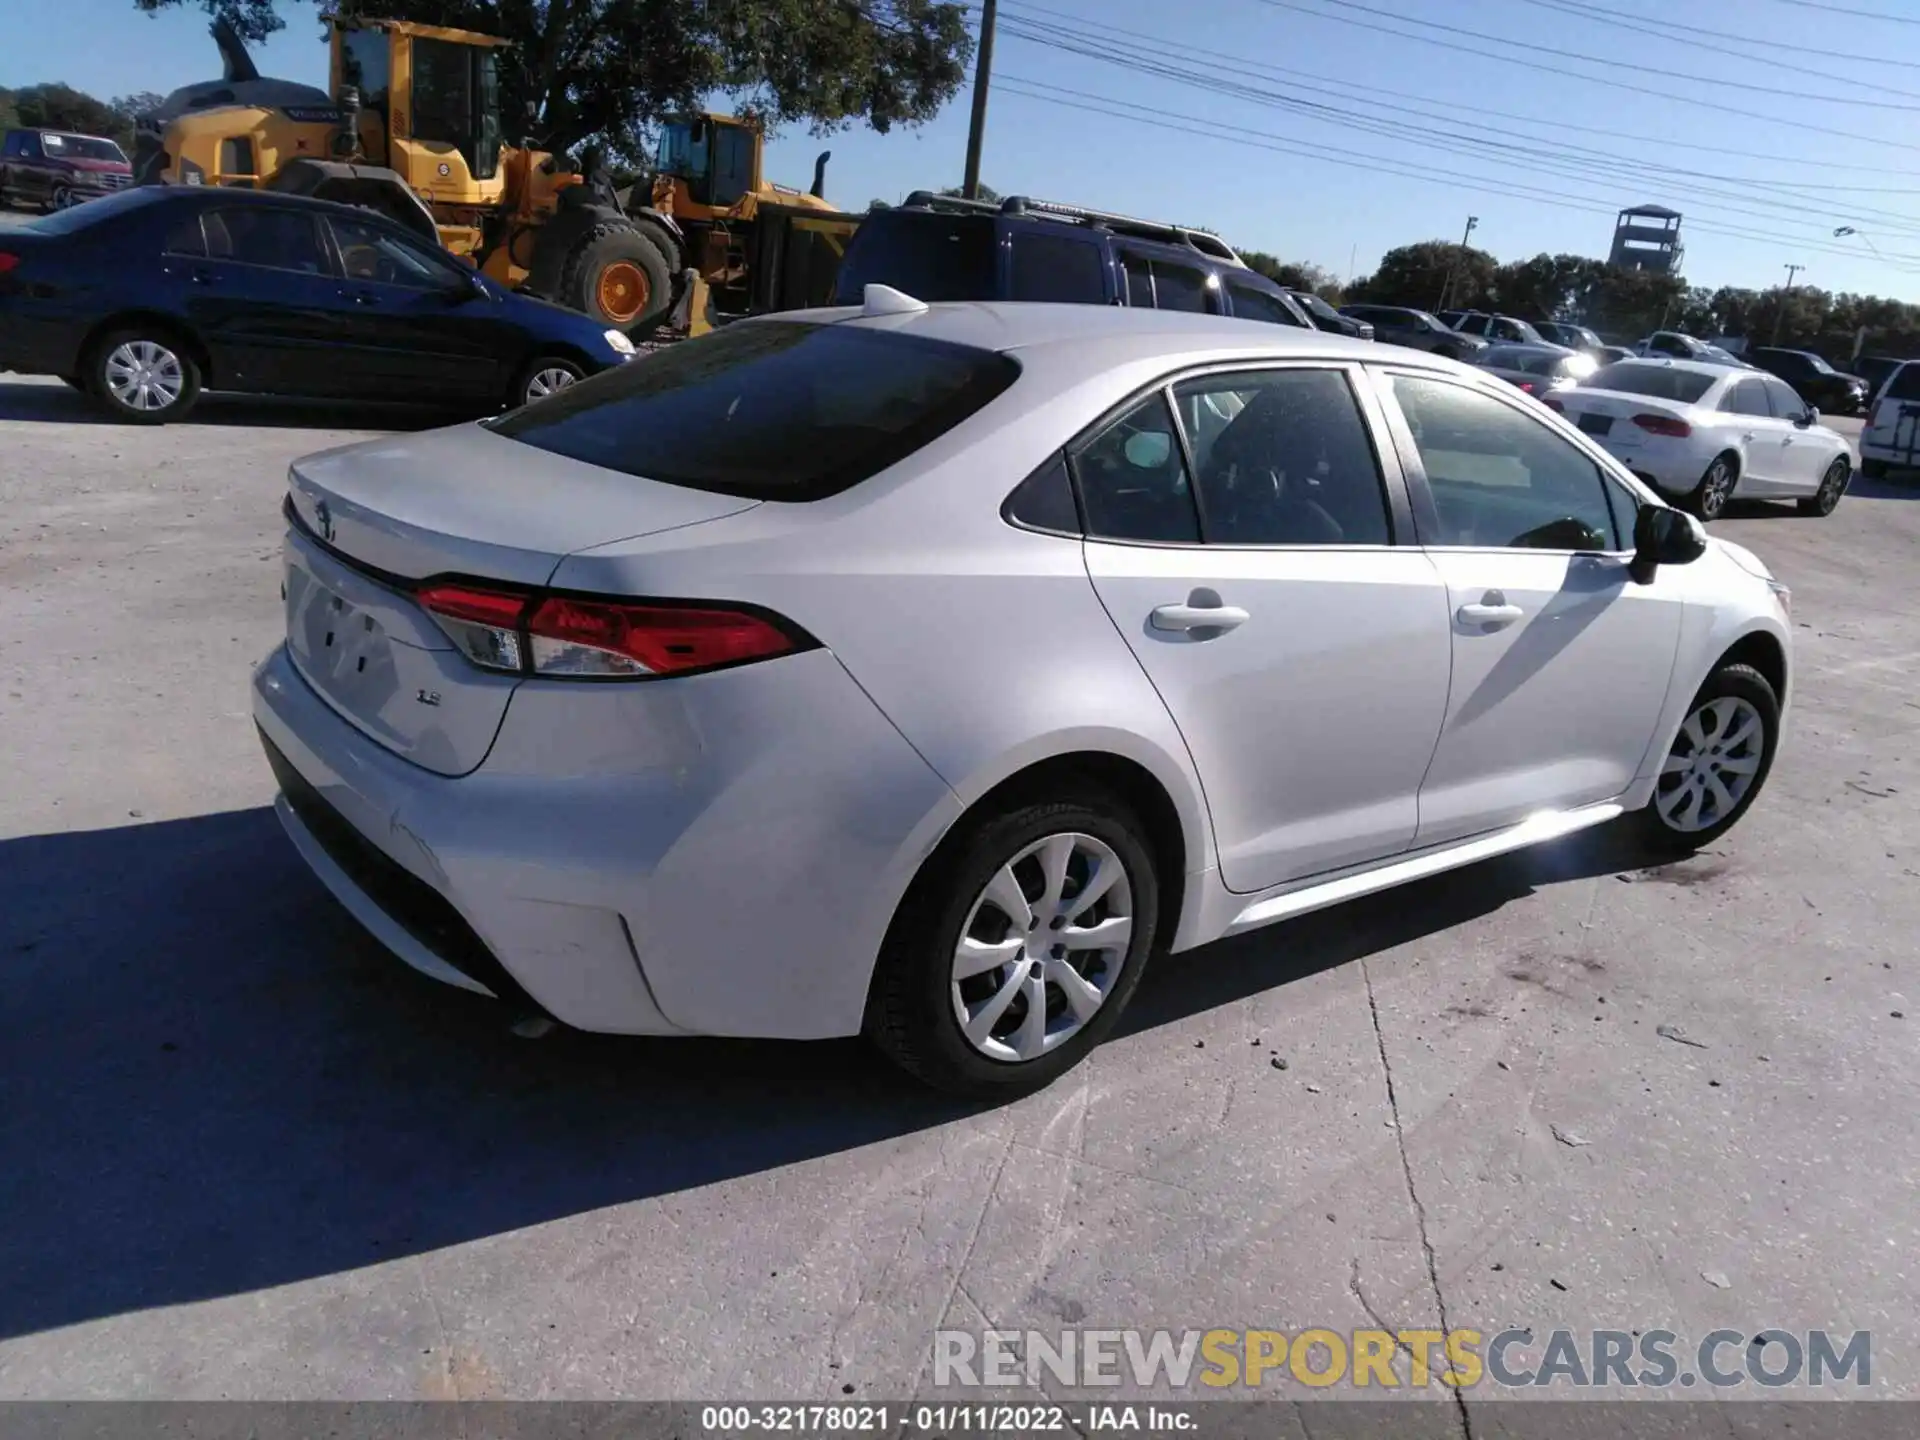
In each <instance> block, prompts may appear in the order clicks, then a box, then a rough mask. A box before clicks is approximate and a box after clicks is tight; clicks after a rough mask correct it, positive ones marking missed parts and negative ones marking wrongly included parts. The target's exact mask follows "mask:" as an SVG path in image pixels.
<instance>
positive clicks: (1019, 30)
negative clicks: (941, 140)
mask: <svg viewBox="0 0 1920 1440" xmlns="http://www.w3.org/2000/svg"><path fill="white" fill-rule="evenodd" d="M1006 23H1007V24H1008V29H1007V34H1008V35H1009V36H1010V37H1012V38H1016V39H1020V40H1026V41H1029V42H1031V43H1037V44H1040V45H1043V46H1046V47H1048V48H1052V49H1057V50H1064V51H1067V52H1068V53H1072V54H1078V55H1084V56H1087V57H1088V58H1092V59H1098V60H1101V61H1104V62H1105V63H1108V64H1111V65H1114V66H1116V67H1119V68H1121V69H1125V70H1129V71H1133V72H1135V73H1140V74H1147V75H1153V76H1155V77H1157V78H1161V79H1167V80H1173V81H1176V82H1179V83H1184V84H1188V85H1192V86H1194V87H1196V88H1199V89H1205V90H1211V91H1213V92H1215V93H1218V94H1223V95H1228V96H1231V97H1234V98H1238V99H1243V100H1247V101H1250V102H1252V103H1255V104H1259V105H1262V106H1264V107H1266V108H1271V109H1282V110H1287V111H1289V112H1293V113H1299V114H1303V115H1306V116H1307V117H1308V118H1312V119H1318V120H1322V121H1325V122H1327V123H1338V124H1340V125H1341V126H1342V127H1343V128H1346V129H1349V130H1352V129H1358V130H1362V131H1366V132H1369V133H1372V134H1377V135H1380V136H1382V137H1383V138H1388V139H1400V140H1410V141H1412V142H1414V143H1416V144H1419V145H1422V146H1424V147H1426V148H1429V149H1436V150H1443V151H1449V152H1451V153H1455V154H1465V155H1468V156H1471V157H1474V158H1480V159H1486V158H1493V159H1499V160H1503V161H1505V162H1506V163H1508V164H1510V165H1513V166H1515V167H1517V168H1521V169H1531V170H1535V171H1539V172H1541V173H1544V174H1549V175H1553V176H1556V177H1558V178H1564V179H1574V180H1577V181H1582V182H1591V180H1592V178H1593V175H1594V173H1595V172H1598V173H1599V174H1600V176H1602V177H1603V178H1605V179H1608V180H1621V179H1625V180H1631V181H1640V180H1644V179H1645V178H1646V177H1645V173H1644V170H1645V168H1653V169H1661V168H1669V169H1671V168H1672V167H1660V166H1658V165H1652V166H1651V167H1646V166H1643V165H1636V164H1633V163H1629V162H1622V161H1620V160H1618V159H1615V158H1613V157H1610V156H1607V155H1604V154H1603V153H1601V152H1598V151H1593V150H1585V151H1584V153H1568V152H1564V151H1563V152H1555V151H1554V149H1553V148H1552V147H1550V146H1548V147H1543V146H1540V145H1532V144H1515V143H1513V142H1512V141H1510V140H1485V139H1482V138H1480V137H1478V136H1473V135H1462V134H1459V133H1458V132H1453V133H1450V134H1449V133H1444V132H1443V133H1441V134H1439V135H1436V134H1435V133H1434V130H1433V125H1434V118H1435V117H1429V116H1425V115H1421V117H1420V118H1421V119H1422V120H1424V121H1426V122H1427V123H1426V125H1424V126H1412V125H1408V124H1406V123H1405V122H1401V121H1394V120H1388V119H1383V118H1381V117H1379V116H1375V115H1368V114H1364V113H1361V112H1358V111H1353V110H1346V109H1342V108H1340V107H1338V106H1332V105H1326V104H1321V103H1317V102H1314V101H1309V100H1299V99H1294V98H1290V97H1286V96H1279V95H1273V94H1270V93H1269V92H1267V91H1265V90H1258V89H1254V88H1253V87H1251V86H1247V85H1243V84H1239V83H1237V82H1234V81H1231V80H1226V79H1223V78H1221V77H1220V76H1218V75H1214V74H1207V73H1200V72H1196V71H1193V70H1187V69H1183V68H1181V67H1180V65H1179V64H1177V63H1176V60H1177V58H1178V57H1175V58H1174V59H1164V60H1155V59H1147V58H1144V57H1142V56H1139V55H1136V54H1133V53H1131V52H1126V51H1116V50H1115V49H1113V48H1112V47H1111V45H1110V44H1109V43H1108V42H1105V41H1103V40H1101V39H1099V38H1098V37H1085V36H1080V35H1078V34H1076V33H1074V32H1069V31H1067V30H1066V29H1065V27H1052V28H1053V29H1054V30H1055V32H1056V33H1054V34H1053V35H1039V34H1035V33H1032V32H1030V31H1029V30H1028V29H1027V28H1026V27H1028V26H1031V25H1034V24H1037V23H1040V22H1034V21H1031V20H1028V19H1026V18H1024V17H1021V18H1018V19H1014V18H1011V17H1010V19H1009V21H1008V22H1006ZM1216 68H1227V69H1233V68H1239V67H1234V66H1231V65H1230V64H1226V65H1221V66H1216ZM1334 93H1337V92H1334ZM1388 108H1400V109H1406V108H1407V107H1388ZM1409 113H1413V114H1416V115H1419V114H1420V112H1418V111H1409ZM1468 123H1471V122H1468ZM1481 128H1488V127H1481ZM1573 148H1574V149H1575V150H1579V149H1581V147H1573ZM1488 152H1492V153H1491V155H1489V153H1488ZM1679 173H1681V174H1683V175H1697V174H1698V172H1685V171H1681V172H1679ZM1707 178H1715V177H1707ZM1728 178H1729V179H1730V180H1731V181H1732V182H1733V183H1736V184H1750V183H1752V182H1749V181H1746V180H1744V178H1742V177H1728ZM1667 186H1668V188H1669V189H1670V190H1680V189H1681V188H1682V187H1679V186H1675V185H1674V184H1673V183H1672V182H1671V181H1669V182H1667ZM1684 188H1685V191H1686V193H1687V196H1688V198H1689V199H1690V200H1694V199H1699V197H1707V198H1706V199H1701V200H1700V201H1699V203H1701V204H1703V205H1705V207H1706V208H1707V209H1708V210H1710V211H1711V210H1724V211H1728V212H1730V213H1734V214H1743V215H1751V216H1754V217H1756V218H1758V219H1761V220H1768V221H1772V222H1774V223H1782V222H1781V220H1780V217H1781V216H1783V215H1803V216H1809V217H1813V218H1816V219H1817V220H1819V221H1820V227H1819V228H1820V229H1821V231H1822V232H1826V233H1830V231H1831V228H1832V221H1833V220H1834V219H1835V218H1836V215H1837V207H1836V206H1835V205H1834V204H1833V203H1832V202H1821V203H1818V204H1815V205H1809V204H1797V203H1794V202H1795V201H1809V200H1818V199H1819V197H1815V196H1805V195H1793V194H1791V193H1790V192H1789V193H1788V194H1785V195H1782V196H1781V197H1779V198H1777V199H1771V200H1769V197H1766V196H1754V195H1753V194H1751V193H1750V191H1748V190H1737V191H1729V190H1724V189H1719V188H1716V187H1713V186H1703V185H1700V184H1698V183H1697V182H1696V183H1692V184H1690V185H1688V186H1686V187H1684ZM1748 199H1760V200H1768V202H1769V208H1766V209H1754V208H1752V207H1751V206H1748V205H1743V204H1740V203H1738V202H1739V201H1741V200H1748ZM1854 208H1855V209H1857V210H1858V211H1859V213H1860V214H1862V215H1865V214H1871V213H1876V212H1874V211H1873V209H1872V207H1858V206H1856V207H1854ZM1877 213H1878V214H1879V215H1880V217H1881V219H1882V221H1883V222H1884V225H1883V228H1888V229H1893V230H1896V231H1904V233H1906V234H1908V235H1915V234H1920V222H1916V221H1915V220H1914V219H1912V218H1910V217H1908V216H1905V215H1900V214H1897V213H1895V212H1890V211H1879V212H1877ZM1800 223H1802V224H1804V223H1805V222H1804V221H1802V222H1800Z"/></svg>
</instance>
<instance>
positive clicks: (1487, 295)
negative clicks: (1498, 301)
mask: <svg viewBox="0 0 1920 1440" xmlns="http://www.w3.org/2000/svg"><path fill="white" fill-rule="evenodd" d="M1499 269H1500V265H1499V262H1498V261H1496V260H1495V259H1494V258H1493V256H1491V255H1490V254H1488V253H1487V252H1486V251H1485V250H1476V249H1474V248H1473V247H1472V246H1470V245H1461V244H1459V243H1457V242H1455V241H1452V240H1422V241H1420V242H1419V243H1418V244H1417V245H1401V246H1398V247H1396V248H1395V249H1392V250H1389V251H1387V253H1386V254H1384V255H1382V256H1381V257H1380V264H1379V266H1378V268H1376V269H1375V270H1374V272H1373V274H1371V275H1369V276H1367V278H1366V279H1365V280H1364V281H1358V280H1357V281H1355V282H1354V283H1353V284H1352V285H1350V286H1348V287H1347V293H1348V295H1349V296H1350V297H1351V298H1353V299H1356V300H1370V301H1372V302H1373V303H1374V304H1376V305H1413V306H1417V307H1419V308H1421V309H1430V308H1432V307H1433V306H1435V305H1437V304H1438V303H1439V301H1440V292H1441V290H1442V289H1443V288H1444V289H1445V290H1446V292H1447V297H1448V298H1447V303H1448V304H1449V305H1450V306H1453V307H1456V308H1465V309H1472V308H1478V307H1483V306H1486V305H1490V304H1492V303H1493V293H1494V281H1495V278H1496V275H1497V274H1498V271H1499ZM1449 276H1451V277H1452V283H1451V284H1449V283H1448V277H1449Z"/></svg>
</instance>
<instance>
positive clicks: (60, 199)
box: [53, 185, 74, 210]
mask: <svg viewBox="0 0 1920 1440" xmlns="http://www.w3.org/2000/svg"><path fill="white" fill-rule="evenodd" d="M73 204H74V200H73V190H72V189H71V187H69V186H66V185H58V186H55V187H54V191H53V208H54V209H56V210H70V209H72V208H73Z"/></svg>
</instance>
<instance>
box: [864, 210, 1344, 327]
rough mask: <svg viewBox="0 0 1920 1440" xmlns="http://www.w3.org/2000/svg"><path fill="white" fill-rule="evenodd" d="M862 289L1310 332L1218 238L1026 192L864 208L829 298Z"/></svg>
mask: <svg viewBox="0 0 1920 1440" xmlns="http://www.w3.org/2000/svg"><path fill="white" fill-rule="evenodd" d="M868 285H890V286H892V287H893V288H894V289H895V290H900V291H903V292H905V293H906V294H908V295H911V296H913V297H914V298H915V299H916V300H925V301H928V302H929V303H931V302H934V301H939V300H1042V301H1055V302H1065V303H1068V304H1077V305H1145V306H1151V307H1153V308H1155V309H1160V310H1192V311H1194V312H1196V313H1199V314H1205V315H1232V316H1236V317H1238V318H1240V319H1242V320H1264V321H1266V322H1267V323H1269V324H1273V325H1294V326H1298V327H1299V328H1301V329H1305V330H1311V329H1312V328H1314V327H1313V322H1312V321H1310V320H1309V319H1308V318H1307V317H1306V315H1305V314H1304V313H1303V312H1302V311H1301V309H1300V306H1299V304H1298V303H1297V302H1296V301H1295V300H1294V299H1293V297H1292V296H1290V295H1289V294H1287V292H1286V291H1285V290H1283V289H1281V287H1280V286H1278V285H1276V284H1274V282H1273V281H1271V280H1269V279H1267V278H1266V277H1265V276H1264V275H1261V274H1258V273H1257V272H1255V271H1253V270H1250V269H1248V268H1247V266H1246V265H1245V264H1243V263H1242V262H1241V259H1240V257H1239V256H1238V255H1236V254H1235V253H1234V251H1233V247H1232V246H1231V245H1229V244H1227V242H1226V241H1224V240H1222V239H1221V238H1220V237H1219V236H1218V235H1213V234H1210V233H1208V232H1207V231H1205V230H1192V229H1188V228H1186V227H1184V226H1179V225H1163V224H1160V223H1158V222H1156V221H1151V220H1134V219H1130V218H1128V217H1127V216H1124V215H1109V214H1107V213H1105V212H1103V211H1099V210H1085V209H1081V208H1080V207H1078V206H1072V205H1058V204H1054V203H1052V202H1051V201H1045V200H1032V199H1029V198H1028V197H1026V196H1024V195H1014V196H1010V197H1008V198H1007V199H1006V200H1003V201H999V202H997V203H996V202H991V201H982V200H960V199H956V198H954V197H952V196H947V195H934V194H930V193H929V192H927V191H924V190H918V191H915V192H914V193H913V194H912V195H909V196H908V197H907V201H906V203H905V204H904V205H899V206H894V207H891V208H888V209H876V210H874V211H872V212H871V213H870V214H868V216H867V217H866V219H864V220H862V221H861V222H860V228H859V229H858V230H856V231H855V232H854V236H853V239H852V240H851V241H850V242H848V245H847V253H846V257H845V258H844V259H843V260H842V261H841V262H840V274H839V278H838V280H837V281H836V282H835V286H834V301H835V303H836V304H840V305H858V304H859V303H860V302H861V295H862V292H863V291H864V290H865V289H866V287H867V286H868Z"/></svg>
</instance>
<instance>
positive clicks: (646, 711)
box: [253, 647, 957, 1039]
mask: <svg viewBox="0 0 1920 1440" xmlns="http://www.w3.org/2000/svg"><path fill="white" fill-rule="evenodd" d="M716 682H717V683H716ZM253 710H254V719H255V721H256V723H257V724H258V725H259V728H260V733H261V736H262V739H263V741H264V742H265V743H266V746H267V751H268V757H269V762H270V763H271V764H272V765H273V767H274V769H275V773H276V776H277V777H278V778H279V780H280V784H281V790H282V798H281V801H280V803H279V805H278V807H277V808H278V810H279V813H280V816H281V820H282V823H283V824H284V825H285V826H286V828H287V830H288V833H289V835H290V836H291V837H292V839H293V841H294V844H295V845H296V847H297V848H298V849H299V850H300V851H301V853H302V855H303V856H304V857H305V858H306V859H307V861H308V864H309V865H310V866H311V867H312V868H313V869H314V871H315V873H316V875H317V876H318V877H319V878H320V879H321V880H322V882H323V883H325V884H326V885H327V887H328V888H329V889H330V890H332V891H333V893H334V894H335V895H336V896H338V897H339V899H340V900H341V902H342V903H343V904H344V905H345V906H346V907H347V909H348V910H349V911H351V912H352V913H353V914H354V915H355V916H356V917H357V918H358V919H360V921H361V922H362V924H364V925H365V926H366V927H367V928H368V929H369V930H370V931H371V932H372V933H373V934H374V935H375V936H376V937H377V938H379V939H380V940H381V941H382V942H383V943H385V944H386V945H387V946H388V947H389V948H390V949H392V950H393V951H394V952H395V953H396V954H397V955H399V956H400V958H402V959H403V960H406V961H407V962H408V963H409V964H412V965H413V966H414V967H415V968H416V969H419V970H421V971H423V972H424V973H427V974H429V975H432V976H434V977H435V978H436V979H440V980H444V981H447V982H448V983H451V984H464V985H466V987H467V988H471V989H479V990H483V991H485V992H486V993H489V994H493V995H496V996H499V997H501V998H503V999H507V1000H509V1001H512V1002H514V1003H516V1004H519V1005H522V1006H528V1007H537V1008H538V1009H540V1010H544V1011H545V1012H547V1013H548V1014H551V1015H553V1016H554V1017H556V1018H557V1019H559V1020H562V1021H564V1022H565V1023H567V1024H569V1025H572V1026H576V1027H578V1028H580V1029H586V1030H601V1031H610V1032H619V1033H627V1034H674V1033H702V1034H723V1035H761V1036H772V1037H783V1038H792V1039H817V1038H825V1037H829V1036H835V1035H850V1034H854V1033H857V1031H858V1030H859V1028H860V1025H861V1020H862V1016H863V1013H864V1009H865V1001H866V990H867V982H868V979H869V977H870V975H871V970H872V965H873V961H874V958H875V956H876V955H877V953H878V950H879V946H880V941H881V939H882V937H883V936H884V933H885V930H886V926H887V924H888V923H889V921H890V920H891V917H892V912H893V908H894V906H895V905H896V904H897V902H898V898H899V895H900V894H901V893H902V892H903V891H904V889H905V886H906V883H907V881H908V879H910V878H911V875H912V874H913V872H914V870H915V869H917V868H918V863H919V860H920V858H922V857H923V856H924V855H925V854H926V853H927V852H928V851H929V850H930V849H931V847H932V845H933V843H934V842H935V841H936V840H937V838H938V835H939V834H940V833H941V832H942V830H943V829H944V827H945V824H946V823H948V822H949V821H950V819H951V813H952V811H953V810H954V809H955V808H957V807H956V805H955V802H954V801H953V798H952V795H951V792H950V791H948V790H947V788H946V786H945V785H944V784H943V783H942V782H941V781H940V779H939V777H938V776H937V775H935V774H934V773H933V771H932V770H931V769H930V768H929V767H928V766H927V764H926V762H925V761H924V760H922V759H921V758H920V757H919V755H918V754H916V753H915V752H914V751H913V750H912V748H911V747H910V746H908V745H907V744H906V742H905V741H904V740H903V739H901V737H900V735H899V732H898V731H896V730H894V728H893V727H892V726H891V725H890V724H889V723H888V722H887V721H886V719H885V717H884V716H882V715H881V714H880V713H879V711H878V710H877V709H876V708H875V707H874V706H873V703H872V702H871V701H870V700H869V699H867V697H866V695H865V693H864V692H863V691H861V690H860V689H859V687H858V686H856V685H855V684H854V683H853V682H852V680H851V678H850V677H848V676H847V674H846V671H845V670H844V669H843V668H842V667H841V665H840V663H839V661H838V660H837V659H835V658H834V656H833V655H832V654H831V653H829V652H827V651H824V650H822V651H813V652H810V653H807V654H801V655H795V656H790V657H787V658H785V659H782V660H778V661H772V662H767V663H766V664H764V665H761V666H753V667H745V668H742V669H738V670H733V671H728V672H721V673H718V674H715V675H711V676H702V677H696V678H693V679H689V680H677V681H671V682H667V683H665V684H657V683H655V684H650V683H641V684H637V685H622V686H616V685H581V684H566V683H564V682H548V683H545V684H540V683H534V682H529V683H528V684H527V685H524V686H522V687H521V689H520V691H519V692H517V693H516V695H515V697H514V700H513V702H512V704H511V706H510V707H509V710H508V715H507V718H506V720H505V721H504V722H503V724H502V726H501V730H500V734H499V737H498V738H497V739H496V741H495V743H494V747H493V750H492V752H491V753H490V755H489V756H488V758H487V760H486V761H485V762H484V763H483V764H482V765H481V767H480V768H479V769H478V770H477V771H475V772H474V773H472V774H471V775H468V776H465V777H461V778H449V777H446V776H441V775H436V774H434V773H432V772H431V771H428V770H424V769H422V768H421V767H419V766H417V765H414V764H412V763H411V762H409V761H407V760H404V759H402V758H400V757H399V756H398V755H395V754H393V753H392V752H390V751H387V750H385V749H383V748H382V747H381V746H379V745H378V744H376V743H375V742H374V741H372V740H370V739H368V738H367V737H366V736H365V735H364V734H362V733H361V732H360V731H359V730H357V729H355V728H354V727H353V726H352V725H350V724H349V723H347V722H346V721H345V720H343V719H342V718H341V717H340V716H339V715H338V714H336V713H335V712H334V711H333V709H332V708H331V707H329V706H328V705H327V703H326V702H325V701H324V700H322V699H321V698H320V696H319V695H318V694H316V693H315V692H314V691H313V690H312V688H311V687H309V686H308V684H307V682H306V681H305V680H303V679H302V678H301V677H300V675H299V674H298V672H297V671H296V670H295V669H294V667H293V665H292V663H291V661H290V660H289V658H288V656H287V652H286V650H285V648H284V647H282V648H280V649H277V650H275V651H274V652H273V654H272V655H270V656H268V658H267V659H266V660H265V661H264V662H263V663H262V664H261V665H260V667H259V668H258V670H257V671H256V672H255V674H254V682H253Z"/></svg>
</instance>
